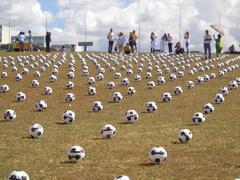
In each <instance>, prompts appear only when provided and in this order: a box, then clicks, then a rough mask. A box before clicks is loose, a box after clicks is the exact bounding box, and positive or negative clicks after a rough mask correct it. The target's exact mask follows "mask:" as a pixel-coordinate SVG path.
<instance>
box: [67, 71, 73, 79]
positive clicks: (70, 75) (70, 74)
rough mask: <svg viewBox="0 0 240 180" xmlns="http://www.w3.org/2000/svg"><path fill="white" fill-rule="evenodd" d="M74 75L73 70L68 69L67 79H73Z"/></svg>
mask: <svg viewBox="0 0 240 180" xmlns="http://www.w3.org/2000/svg"><path fill="white" fill-rule="evenodd" d="M74 76H75V74H74V72H72V71H70V72H68V73H67V77H68V79H73V78H74Z"/></svg>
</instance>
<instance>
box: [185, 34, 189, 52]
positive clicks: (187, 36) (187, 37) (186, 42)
mask: <svg viewBox="0 0 240 180" xmlns="http://www.w3.org/2000/svg"><path fill="white" fill-rule="evenodd" d="M184 39H185V46H186V50H187V53H188V54H189V44H190V35H189V32H188V31H186V32H185V34H184Z"/></svg>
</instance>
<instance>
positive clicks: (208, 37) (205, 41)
mask: <svg viewBox="0 0 240 180" xmlns="http://www.w3.org/2000/svg"><path fill="white" fill-rule="evenodd" d="M211 42H212V36H211V35H210V34H209V32H208V30H206V31H205V35H204V36H203V46H204V54H205V59H207V58H208V59H211ZM207 52H208V57H207Z"/></svg>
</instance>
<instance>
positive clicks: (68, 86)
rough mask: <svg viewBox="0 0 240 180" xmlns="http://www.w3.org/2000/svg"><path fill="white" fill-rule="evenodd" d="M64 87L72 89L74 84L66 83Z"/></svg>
mask: <svg viewBox="0 0 240 180" xmlns="http://www.w3.org/2000/svg"><path fill="white" fill-rule="evenodd" d="M65 87H66V88H67V89H72V88H73V87H74V83H73V82H72V81H68V82H67V83H66V84H65Z"/></svg>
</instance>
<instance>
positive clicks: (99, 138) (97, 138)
mask: <svg viewBox="0 0 240 180" xmlns="http://www.w3.org/2000/svg"><path fill="white" fill-rule="evenodd" d="M92 139H93V140H96V141H99V140H100V141H102V140H109V139H111V138H102V137H96V138H92Z"/></svg>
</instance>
